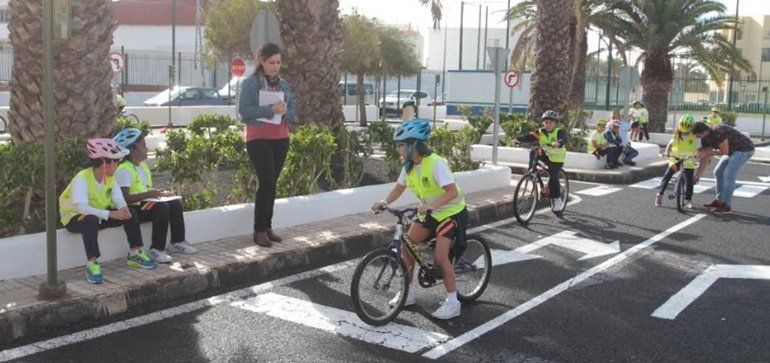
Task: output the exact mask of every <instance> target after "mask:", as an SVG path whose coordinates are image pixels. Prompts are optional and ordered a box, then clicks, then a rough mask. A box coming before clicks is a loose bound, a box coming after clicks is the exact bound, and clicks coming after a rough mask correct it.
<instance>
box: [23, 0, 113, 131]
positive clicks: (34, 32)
mask: <svg viewBox="0 0 770 363" xmlns="http://www.w3.org/2000/svg"><path fill="white" fill-rule="evenodd" d="M71 6H72V8H71V13H72V18H73V21H72V23H71V24H73V25H74V24H77V25H76V26H73V27H72V29H71V34H70V37H69V38H68V39H65V40H58V41H56V42H55V44H54V45H55V51H54V59H53V63H54V69H53V73H54V82H55V96H54V100H55V114H56V120H55V128H56V131H55V132H56V136H57V138H58V139H59V140H64V139H70V138H80V137H92V136H96V135H100V136H106V135H109V134H110V133H111V132H112V131H113V128H114V127H115V114H116V112H117V109H116V108H115V105H114V103H113V95H112V89H111V88H110V81H111V80H112V76H113V75H112V69H111V68H110V65H109V62H107V56H108V54H109V51H110V46H111V45H112V33H113V31H114V30H115V27H116V25H115V23H114V21H113V19H112V1H104V0H82V1H79V2H71ZM8 9H9V11H10V13H11V22H10V24H9V26H8V28H9V30H10V34H9V38H10V41H11V45H12V46H13V69H12V73H11V84H10V87H11V102H10V114H9V116H10V118H11V120H10V121H11V122H10V126H9V131H10V133H11V137H12V138H13V140H14V141H16V142H25V143H29V142H34V141H37V140H42V139H43V137H44V130H45V121H44V118H43V101H42V98H43V93H42V90H43V64H42V63H43V37H42V33H43V32H42V29H43V5H42V2H41V1H26V0H11V1H10V2H9V4H8Z"/></svg>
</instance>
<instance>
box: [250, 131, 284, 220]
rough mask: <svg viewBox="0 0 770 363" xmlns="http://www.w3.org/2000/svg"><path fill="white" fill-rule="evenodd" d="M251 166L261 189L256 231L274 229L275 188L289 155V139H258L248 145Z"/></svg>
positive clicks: (255, 206)
mask: <svg viewBox="0 0 770 363" xmlns="http://www.w3.org/2000/svg"><path fill="white" fill-rule="evenodd" d="M246 150H247V151H248V153H249V159H251V165H252V167H254V171H256V173H257V179H258V180H259V188H258V189H257V197H256V199H255V200H254V231H256V232H262V231H265V230H266V229H268V228H273V207H274V206H275V187H276V183H277V182H278V177H279V176H280V175H281V170H283V163H284V162H285V161H286V155H287V154H288V153H289V139H278V140H268V139H256V140H251V141H249V142H247V143H246Z"/></svg>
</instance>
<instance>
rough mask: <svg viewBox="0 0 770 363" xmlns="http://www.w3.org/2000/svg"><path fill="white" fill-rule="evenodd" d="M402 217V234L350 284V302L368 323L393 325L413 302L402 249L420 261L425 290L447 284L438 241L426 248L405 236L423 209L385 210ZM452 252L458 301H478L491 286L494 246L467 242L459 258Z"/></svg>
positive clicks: (399, 228)
mask: <svg viewBox="0 0 770 363" xmlns="http://www.w3.org/2000/svg"><path fill="white" fill-rule="evenodd" d="M383 210H384V211H387V212H389V213H391V214H393V215H394V216H395V217H396V218H397V221H396V232H395V233H394V235H393V240H391V241H390V242H389V243H388V245H387V246H386V247H380V248H377V249H375V250H373V251H371V252H369V253H368V254H366V256H364V258H363V259H362V260H361V262H360V263H359V264H358V266H357V267H356V270H355V272H354V273H353V280H352V282H351V284H350V297H351V299H352V300H353V308H354V309H355V312H356V315H358V317H359V318H361V320H363V321H364V322H365V323H367V324H369V325H373V326H382V325H385V324H388V323H390V322H391V321H393V320H394V319H395V318H396V317H397V316H398V314H399V313H400V312H401V310H402V309H403V307H404V302H405V301H406V298H407V293H406V291H407V287H408V283H409V280H408V278H407V268H406V264H405V263H404V261H403V259H402V258H401V248H402V247H401V245H402V243H403V245H404V246H406V250H407V251H408V253H409V254H410V255H411V256H412V259H413V260H414V261H416V265H415V267H416V268H419V270H418V273H417V281H414V282H417V283H418V284H419V285H420V286H421V287H423V288H429V287H432V286H435V285H437V284H439V283H441V280H442V276H443V273H442V271H441V268H439V267H438V266H436V265H435V264H434V263H433V262H432V261H431V260H432V259H433V254H432V253H430V254H428V253H427V252H429V251H430V252H432V251H433V250H434V249H435V246H436V239H435V238H431V239H430V240H428V241H426V245H425V246H422V247H418V246H417V245H416V243H415V242H413V241H412V240H411V239H409V236H407V235H406V233H404V230H405V227H408V226H409V225H410V224H411V222H412V221H413V220H414V218H415V217H416V215H417V208H406V209H392V208H384V209H383ZM455 242H456V241H455V240H453V241H452V245H453V247H452V248H451V249H450V254H449V260H450V261H452V264H453V265H454V272H455V276H456V282H457V298H458V299H459V300H460V301H461V302H472V301H475V300H476V299H478V298H479V296H481V294H482V293H483V292H484V290H485V289H486V287H487V284H488V283H489V277H490V275H491V273H492V254H491V253H490V251H489V246H488V245H487V243H486V242H484V240H481V239H479V238H478V237H474V238H470V237H469V238H466V247H465V250H464V251H462V252H460V253H457V251H456V249H455V247H454V245H455ZM399 292H400V293H401V295H400V300H399V301H398V303H397V304H396V305H394V306H390V301H391V300H392V299H393V298H394V297H395V296H396V294H398V293H399Z"/></svg>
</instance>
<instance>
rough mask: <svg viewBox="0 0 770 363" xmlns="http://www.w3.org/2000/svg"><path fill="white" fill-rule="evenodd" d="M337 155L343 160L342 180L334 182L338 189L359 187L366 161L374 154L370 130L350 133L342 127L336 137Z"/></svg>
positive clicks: (341, 162) (341, 161) (340, 161)
mask: <svg viewBox="0 0 770 363" xmlns="http://www.w3.org/2000/svg"><path fill="white" fill-rule="evenodd" d="M335 143H336V144H337V146H338V148H337V154H338V155H339V156H340V157H341V159H342V160H339V163H340V164H341V165H340V166H341V169H342V170H341V174H342V175H341V180H338V181H332V180H330V181H331V182H333V184H334V185H335V186H336V187H337V188H352V187H356V186H358V184H359V183H361V180H362V179H363V177H364V160H365V159H367V158H368V157H369V155H371V154H372V152H373V149H372V136H371V134H370V132H369V130H368V129H366V130H364V131H349V130H348V129H347V128H345V127H342V128H340V131H339V132H338V133H337V135H336V142H335ZM335 164H336V163H335Z"/></svg>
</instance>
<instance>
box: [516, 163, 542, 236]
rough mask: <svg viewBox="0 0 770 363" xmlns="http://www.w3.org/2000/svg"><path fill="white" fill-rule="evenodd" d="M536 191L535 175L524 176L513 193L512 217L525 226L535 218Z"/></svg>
mask: <svg viewBox="0 0 770 363" xmlns="http://www.w3.org/2000/svg"><path fill="white" fill-rule="evenodd" d="M537 202H538V190H537V181H536V180H535V175H534V174H532V173H528V174H524V175H523V176H522V177H521V179H520V180H519V183H518V184H516V189H515V190H514V192H513V215H514V216H515V217H516V220H517V221H519V223H521V224H527V223H529V221H530V220H531V219H532V217H534V216H535V210H536V209H537Z"/></svg>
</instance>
